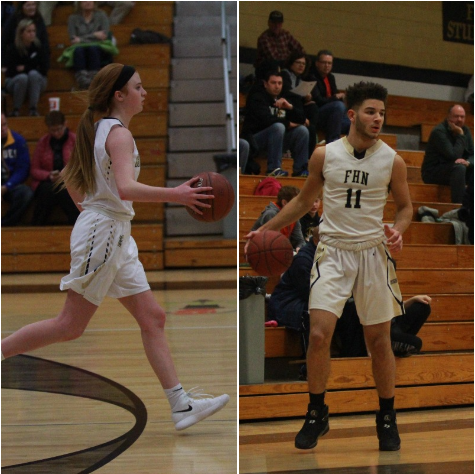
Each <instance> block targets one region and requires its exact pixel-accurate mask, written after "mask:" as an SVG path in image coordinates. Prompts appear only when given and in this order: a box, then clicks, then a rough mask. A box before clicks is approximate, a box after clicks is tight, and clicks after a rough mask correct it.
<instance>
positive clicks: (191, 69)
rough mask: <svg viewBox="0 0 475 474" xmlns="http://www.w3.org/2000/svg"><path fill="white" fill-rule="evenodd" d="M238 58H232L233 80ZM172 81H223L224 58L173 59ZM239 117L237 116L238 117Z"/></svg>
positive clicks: (235, 75) (231, 76) (235, 74)
mask: <svg viewBox="0 0 475 474" xmlns="http://www.w3.org/2000/svg"><path fill="white" fill-rule="evenodd" d="M236 65H237V61H236V56H233V57H232V58H231V67H232V70H231V75H230V78H231V79H233V80H234V79H236V77H237V68H236ZM171 66H172V79H173V80H190V79H222V77H223V59H222V58H198V59H195V58H186V59H180V58H173V59H172V60H171ZM236 117H237V115H236Z"/></svg>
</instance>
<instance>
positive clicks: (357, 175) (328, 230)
mask: <svg viewBox="0 0 475 474" xmlns="http://www.w3.org/2000/svg"><path fill="white" fill-rule="evenodd" d="M386 98H387V90H386V89H385V88H384V87H382V86H381V85H379V84H374V83H365V82H360V83H358V84H355V85H354V86H352V87H349V88H348V90H347V91H346V100H347V108H348V117H349V119H350V122H351V126H350V132H349V134H348V136H347V137H344V138H341V139H339V140H337V141H335V142H333V143H330V144H328V145H327V146H325V147H321V148H318V149H317V150H316V151H315V152H314V153H313V155H312V158H311V159H310V161H309V177H308V178H307V180H306V182H305V184H304V186H303V188H302V190H301V192H300V194H299V195H298V196H297V197H296V198H294V199H293V200H292V201H291V202H290V203H289V204H288V205H287V206H285V208H284V209H282V211H281V212H279V214H277V216H276V217H275V218H273V219H272V220H270V221H268V222H267V223H266V224H264V225H263V226H262V227H261V228H260V229H258V230H257V231H255V232H259V231H262V230H279V229H281V228H282V227H284V226H286V225H288V224H289V223H290V222H294V221H296V220H297V219H299V218H300V217H302V216H303V215H304V214H305V213H306V212H308V210H309V209H310V208H311V207H312V205H313V202H314V201H315V199H316V198H317V197H318V196H320V193H321V191H322V187H323V207H324V211H323V216H322V219H321V222H320V243H319V245H318V247H317V251H316V254H315V262H314V265H313V269H312V276H311V293H310V302H309V311H310V341H309V348H308V352H307V368H308V386H309V392H310V404H309V405H308V412H307V415H306V418H305V423H304V425H303V427H302V429H301V430H300V432H299V433H298V434H297V436H296V438H295V446H296V447H297V448H299V449H311V448H314V447H315V446H316V445H317V442H318V438H319V437H320V436H323V435H324V434H325V433H327V432H328V430H329V423H328V406H327V405H325V401H324V399H325V388H326V384H327V380H328V376H329V373H330V342H331V339H332V334H333V331H334V330H335V325H336V322H337V319H338V318H339V317H340V316H341V314H342V311H343V306H344V305H345V302H346V300H347V299H348V298H349V297H350V296H351V295H352V294H353V297H354V300H355V303H356V308H357V312H358V314H359V315H360V320H361V323H362V324H363V326H364V333H365V339H366V343H367V345H368V349H369V352H370V353H371V360H372V369H373V375H374V380H375V383H376V388H377V391H378V395H379V405H380V410H379V412H378V413H377V414H376V427H377V435H378V439H379V449H380V450H382V451H397V450H398V449H399V448H400V438H399V434H398V429H397V424H396V412H395V411H394V390H395V389H394V386H395V361H394V355H393V353H392V351H391V341H390V325H391V319H392V318H393V317H395V316H398V315H400V314H402V313H403V311H404V310H403V306H402V298H401V294H400V291H399V286H398V283H397V278H396V276H395V272H394V266H393V261H392V259H391V256H390V253H389V251H392V252H398V251H400V250H401V249H402V242H403V241H402V234H403V232H404V231H405V230H406V229H407V227H408V226H409V224H410V222H411V218H412V204H411V199H410V196H409V188H408V185H407V171H406V166H405V164H404V161H403V159H402V158H401V157H400V156H399V155H397V154H396V152H395V151H394V150H392V149H391V148H390V147H389V146H387V145H386V144H385V143H383V142H382V141H381V140H379V139H378V136H379V133H380V132H381V128H382V126H383V122H384V114H385V103H386ZM389 191H391V193H392V197H393V199H394V201H395V203H396V208H397V212H396V217H395V220H394V224H393V226H392V227H390V226H388V225H384V226H383V209H384V206H385V204H386V200H387V197H388V193H389ZM255 232H251V233H250V234H249V235H248V236H247V237H248V238H251V239H252V238H253V236H254V235H255Z"/></svg>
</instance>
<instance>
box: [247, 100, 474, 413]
mask: <svg viewBox="0 0 475 474" xmlns="http://www.w3.org/2000/svg"><path fill="white" fill-rule="evenodd" d="M424 102H426V101H424ZM391 103H398V104H400V106H403V105H404V104H407V106H405V107H406V110H408V109H410V108H411V107H415V108H417V107H420V105H421V104H420V101H419V100H417V99H414V102H412V99H407V98H404V100H401V101H399V102H398V100H394V101H391ZM401 104H402V105H401ZM431 107H432V109H433V110H439V112H440V115H434V116H432V117H437V118H438V121H441V120H443V118H444V116H445V114H446V112H447V109H448V105H447V104H445V103H444V104H442V105H440V104H432V105H431ZM388 109H389V110H390V109H391V107H390V106H388ZM389 115H390V113H389V112H388V119H389ZM472 123H473V117H472ZM398 125H399V126H401V124H398ZM419 125H421V130H423V128H424V127H423V125H422V122H421V123H419ZM402 126H405V127H409V126H412V124H403V125H402ZM390 146H392V147H393V148H394V149H396V150H397V143H392V144H391V145H390ZM397 151H398V153H399V154H400V155H401V156H402V157H403V159H404V160H405V162H406V165H407V167H408V182H409V189H410V194H411V198H412V200H413V207H414V213H413V222H412V224H411V226H410V227H409V229H408V230H407V231H406V232H405V234H404V247H403V250H402V252H401V253H400V254H399V255H397V256H396V257H395V259H396V262H397V268H398V270H397V273H398V279H399V283H400V287H401V291H402V293H403V297H404V299H407V298H409V297H411V296H414V295H416V294H423V293H425V294H429V295H430V296H431V297H432V304H431V307H432V312H431V315H430V317H429V319H428V321H427V322H426V324H425V325H424V327H423V328H422V329H421V331H420V333H419V335H420V337H421V338H422V340H423V352H422V353H421V354H418V355H416V356H412V357H411V358H409V359H396V366H397V376H396V377H397V378H396V400H397V402H396V404H397V407H398V409H404V408H408V409H411V408H412V409H413V408H423V407H436V406H450V405H464V404H472V403H473V330H474V327H473V326H474V324H473V319H474V308H473V263H474V248H473V246H472V245H454V242H455V240H454V230H453V227H452V225H451V224H446V223H421V222H417V209H418V208H419V207H420V206H429V207H431V208H435V209H438V210H439V215H440V214H443V213H444V212H447V211H449V210H452V209H456V208H458V207H459V205H457V204H452V203H451V202H450V193H449V189H448V187H445V186H434V185H426V184H423V183H422V180H421V179H420V167H421V164H422V160H423V157H424V152H423V151H409V150H397ZM258 161H260V164H261V170H265V165H266V163H265V157H261V158H259V159H258ZM282 167H283V169H285V170H286V171H289V172H291V170H292V161H291V160H288V159H284V160H283V166H282ZM263 178H264V176H246V175H241V176H240V180H239V221H240V224H239V229H240V231H239V239H240V241H239V265H240V268H239V275H240V276H245V275H256V273H255V272H254V271H253V270H252V269H251V268H250V267H249V266H248V264H247V262H246V259H245V255H244V245H245V240H244V237H245V235H246V234H247V233H248V232H249V230H250V228H251V226H252V225H253V223H254V222H255V220H256V219H257V217H258V215H259V214H260V212H261V211H262V210H263V209H264V207H265V206H266V205H267V204H268V203H269V202H270V201H273V200H275V198H274V197H272V196H255V195H254V190H255V188H256V186H257V184H258V183H259V182H260V181H261V180H262V179H263ZM278 179H279V181H280V182H281V183H282V184H283V185H293V186H297V187H301V186H302V185H303V183H304V178H289V177H287V178H278ZM394 211H395V209H394V202H393V201H392V200H391V196H390V197H389V200H388V203H387V205H386V207H385V210H384V220H385V221H386V222H388V223H389V222H391V221H392V220H393V218H394ZM278 280H279V278H278V277H269V280H268V283H267V285H266V292H267V293H271V292H272V290H273V288H274V287H275V285H276V284H277V283H278ZM265 358H266V374H268V373H271V374H272V375H266V379H265V381H264V383H263V384H251V385H241V386H240V401H239V417H240V419H241V420H256V419H268V418H285V417H295V416H302V413H303V411H304V407H306V405H307V403H308V394H307V391H308V387H307V383H306V382H300V381H298V380H297V378H298V365H295V364H300V363H303V360H302V349H301V344H300V340H299V336H298V334H297V333H296V332H295V331H292V330H289V329H287V328H285V327H277V328H272V327H271V328H265ZM272 361H276V362H275V363H273V362H272ZM289 364H290V366H289ZM289 367H290V368H292V367H293V370H292V371H291V373H294V374H295V378H294V379H292V378H290V379H289V375H288V374H289ZM271 368H272V369H271ZM276 373H277V375H276ZM279 373H281V374H282V375H281V376H280V378H279V375H278V374H279ZM374 387H375V385H374V379H373V376H372V372H371V360H370V358H368V357H364V358H333V359H332V369H331V375H330V380H329V383H328V387H327V397H326V399H327V400H328V404H329V405H330V407H331V412H332V413H352V412H365V411H373V410H375V409H377V394H376V391H375V390H374Z"/></svg>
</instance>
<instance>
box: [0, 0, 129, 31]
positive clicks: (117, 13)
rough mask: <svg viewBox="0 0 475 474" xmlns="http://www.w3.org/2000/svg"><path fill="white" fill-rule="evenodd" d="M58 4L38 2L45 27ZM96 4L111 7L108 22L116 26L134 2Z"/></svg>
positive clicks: (49, 22) (49, 23)
mask: <svg viewBox="0 0 475 474" xmlns="http://www.w3.org/2000/svg"><path fill="white" fill-rule="evenodd" d="M2 3H3V2H2ZM58 3H59V2H38V9H39V11H40V13H41V15H42V16H43V19H44V21H45V24H46V26H50V25H51V21H52V16H53V10H54V9H55V8H56V7H57V5H58ZM62 3H77V2H62ZM98 4H99V6H103V5H108V6H110V7H112V11H111V13H110V15H109V22H110V24H111V25H118V24H119V23H121V22H122V20H123V19H124V18H125V17H126V16H127V15H128V14H129V12H130V10H132V8H133V7H134V5H135V2H98Z"/></svg>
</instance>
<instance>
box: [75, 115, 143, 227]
mask: <svg viewBox="0 0 475 474" xmlns="http://www.w3.org/2000/svg"><path fill="white" fill-rule="evenodd" d="M115 125H119V126H121V127H123V125H122V123H121V122H120V120H117V119H115V118H109V117H105V118H103V119H101V120H99V121H98V122H96V124H95V129H96V138H95V141H94V159H95V162H96V163H95V168H94V173H95V182H96V189H95V192H94V193H93V194H92V193H88V194H87V195H86V198H85V199H84V201H83V202H82V203H81V204H82V207H83V208H84V209H90V210H93V211H96V212H99V213H100V214H104V215H106V216H109V217H112V218H115V219H118V220H132V219H133V217H134V215H135V212H134V209H133V207H132V204H133V203H132V201H123V200H122V199H121V198H120V196H119V191H118V190H117V184H116V182H115V177H114V171H113V169H112V160H111V158H110V156H109V155H108V154H107V152H106V140H107V137H108V136H109V133H110V131H111V129H112V127H113V126H115ZM131 159H132V161H133V165H134V169H135V180H137V178H138V176H139V173H140V156H139V153H138V150H137V146H136V145H135V140H134V151H133V155H132V157H131Z"/></svg>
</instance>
